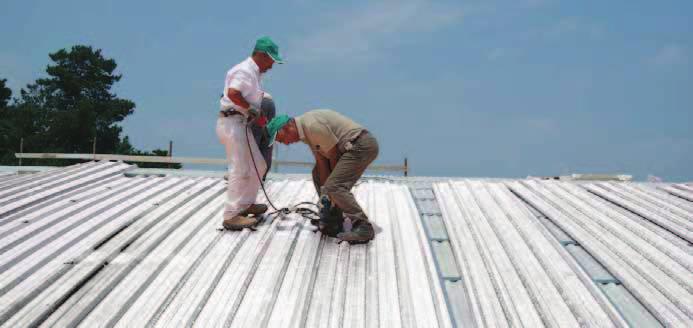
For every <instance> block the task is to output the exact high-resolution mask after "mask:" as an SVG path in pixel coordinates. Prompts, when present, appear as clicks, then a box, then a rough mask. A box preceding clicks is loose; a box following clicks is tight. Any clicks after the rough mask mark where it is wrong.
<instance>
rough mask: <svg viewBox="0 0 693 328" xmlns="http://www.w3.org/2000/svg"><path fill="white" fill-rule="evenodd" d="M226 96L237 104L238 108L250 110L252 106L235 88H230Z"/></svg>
mask: <svg viewBox="0 0 693 328" xmlns="http://www.w3.org/2000/svg"><path fill="white" fill-rule="evenodd" d="M226 96H227V97H229V99H231V101H232V102H233V103H234V104H236V105H237V106H238V107H241V108H243V109H248V108H250V104H249V103H248V102H247V101H246V100H245V98H243V94H242V93H241V92H240V91H239V90H237V89H234V88H229V90H228V91H227V93H226Z"/></svg>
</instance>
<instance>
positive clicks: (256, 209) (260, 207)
mask: <svg viewBox="0 0 693 328" xmlns="http://www.w3.org/2000/svg"><path fill="white" fill-rule="evenodd" d="M265 212H267V205H265V204H253V205H250V206H248V208H246V209H245V210H243V212H241V213H239V214H238V215H241V216H247V215H249V214H253V215H260V214H262V213H265Z"/></svg>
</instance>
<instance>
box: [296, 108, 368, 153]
mask: <svg viewBox="0 0 693 328" xmlns="http://www.w3.org/2000/svg"><path fill="white" fill-rule="evenodd" d="M295 120H296V127H297V129H298V135H299V137H300V138H301V141H303V142H304V143H305V144H307V145H308V146H309V147H310V148H311V150H312V151H314V152H316V153H319V154H322V155H323V156H327V153H328V152H329V151H330V150H331V149H332V148H333V147H335V146H337V147H338V149H339V151H340V152H342V153H343V152H344V151H345V150H346V149H345V145H346V143H347V142H350V141H353V140H354V139H356V137H358V136H359V135H360V134H361V132H362V131H363V130H364V128H363V127H362V126H361V125H359V124H358V123H356V122H354V121H352V120H351V119H349V118H348V117H346V116H344V115H342V114H340V113H337V112H335V111H333V110H329V109H316V110H312V111H309V112H306V113H304V114H303V115H301V116H297V117H295Z"/></svg>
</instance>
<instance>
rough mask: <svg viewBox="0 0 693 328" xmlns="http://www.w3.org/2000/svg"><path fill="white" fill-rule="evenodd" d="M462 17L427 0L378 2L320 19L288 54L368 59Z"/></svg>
mask: <svg viewBox="0 0 693 328" xmlns="http://www.w3.org/2000/svg"><path fill="white" fill-rule="evenodd" d="M461 18H462V10H461V9H460V8H454V7H448V6H442V5H435V4H433V3H430V2H428V1H419V0H410V1H376V2H369V3H368V4H367V5H365V6H362V7H360V8H358V9H356V10H353V9H352V10H340V13H339V14H337V15H335V16H332V17H329V19H326V20H325V21H322V22H318V23H316V24H315V26H314V27H313V28H312V30H313V31H315V32H313V33H309V34H306V35H303V36H300V37H298V38H296V39H294V40H291V41H290V42H289V46H288V51H287V52H288V53H289V55H288V56H287V57H289V58H292V59H294V60H301V61H335V60H340V62H342V63H344V61H345V60H356V61H361V60H366V59H372V58H376V57H378V56H381V55H385V54H386V52H387V51H388V49H391V48H393V47H397V46H400V45H402V44H404V43H409V42H416V39H415V37H416V36H417V34H418V33H425V32H432V31H435V30H438V29H440V28H442V27H444V26H448V25H451V24H454V23H456V22H458V21H460V19H461Z"/></svg>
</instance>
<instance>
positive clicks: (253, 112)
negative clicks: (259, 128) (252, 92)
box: [248, 107, 260, 122]
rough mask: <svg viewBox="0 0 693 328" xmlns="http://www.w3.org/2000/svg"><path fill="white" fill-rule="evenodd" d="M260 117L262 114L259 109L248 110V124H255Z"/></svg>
mask: <svg viewBox="0 0 693 328" xmlns="http://www.w3.org/2000/svg"><path fill="white" fill-rule="evenodd" d="M258 117H260V113H258V111H257V109H255V108H252V107H250V108H248V122H253V121H255V119H257V118H258Z"/></svg>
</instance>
